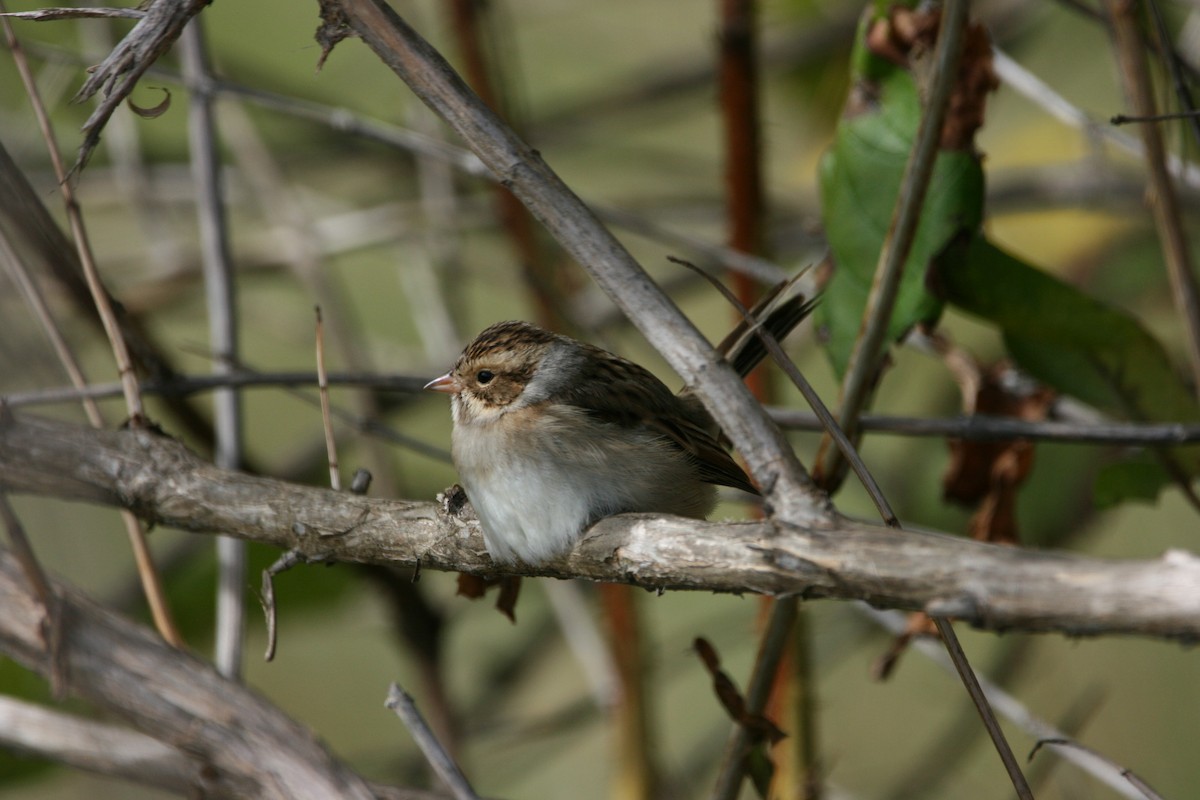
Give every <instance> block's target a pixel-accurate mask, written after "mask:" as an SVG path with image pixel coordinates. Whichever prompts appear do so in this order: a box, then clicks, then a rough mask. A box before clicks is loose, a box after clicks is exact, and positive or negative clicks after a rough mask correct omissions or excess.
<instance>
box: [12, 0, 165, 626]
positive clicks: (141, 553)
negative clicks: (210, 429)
mask: <svg viewBox="0 0 1200 800" xmlns="http://www.w3.org/2000/svg"><path fill="white" fill-rule="evenodd" d="M0 7H3V6H2V4H0ZM3 27H4V29H5V35H6V37H7V38H8V43H9V46H10V48H11V49H12V53H13V60H14V61H15V62H16V64H17V66H18V70H19V72H20V74H21V77H22V81H23V82H24V83H25V86H26V90H27V91H28V92H29V93H30V99H31V101H32V103H33V105H34V108H35V110H36V109H41V112H40V113H39V119H42V115H44V113H45V110H44V106H43V105H42V103H41V100H40V95H38V94H37V87H36V85H35V84H34V82H33V78H32V74H31V72H30V70H29V65H28V62H27V61H26V59H25V54H24V51H23V50H22V49H21V47H20V43H19V41H18V40H17V39H16V37H15V35H14V34H13V31H12V29H11V27H10V26H9V23H8V20H3ZM50 146H51V150H52V152H57V150H56V148H55V147H54V145H53V141H52V140H51V141H50ZM65 192H66V187H65V186H64V195H65ZM80 222H81V224H82V220H81V221H80ZM0 239H2V241H0V250H2V252H3V255H4V261H5V263H7V264H8V265H9V272H10V274H11V275H12V276H13V280H14V282H15V283H16V284H17V286H18V287H19V289H20V291H21V293H22V294H23V295H24V297H25V302H26V303H27V304H28V305H29V307H30V309H31V310H32V311H33V313H34V315H35V316H36V317H37V319H38V321H39V322H40V323H41V326H42V330H43V331H45V333H46V336H47V337H48V338H49V339H50V344H51V346H52V347H53V348H54V352H55V354H56V355H57V357H58V360H59V363H60V364H62V366H63V369H64V370H65V371H66V373H67V376H68V377H69V378H70V379H71V382H72V384H73V385H74V386H75V387H76V388H82V387H83V386H85V385H86V384H87V379H86V377H85V376H84V374H83V369H82V367H81V366H80V365H79V362H78V360H77V359H76V358H75V355H74V353H73V352H72V351H71V348H70V346H69V345H68V344H67V340H66V338H65V337H64V336H63V335H62V332H61V331H60V330H59V327H58V325H57V323H56V322H55V320H54V316H53V315H52V314H51V313H50V309H49V307H48V306H47V304H46V302H45V299H44V298H43V297H42V292H41V290H40V289H39V288H38V286H37V283H36V282H35V281H34V280H33V279H32V276H30V274H29V272H28V271H27V270H26V268H25V265H24V262H23V261H22V260H21V259H20V258H18V256H17V254H16V252H15V251H14V250H13V248H12V246H11V245H10V243H9V241H8V239H7V237H0ZM87 249H88V247H87V242H86V240H84V241H83V243H82V244H81V245H80V246H79V248H78V253H79V256H80V258H81V259H82V258H83V253H84V251H85V250H87ZM102 293H103V292H102ZM105 297H107V295H105ZM106 324H107V323H106ZM119 341H120V342H121V344H122V345H123V344H124V339H123V338H119ZM130 374H132V373H130ZM128 388H129V386H128V383H127V382H126V381H124V380H123V381H122V382H121V384H120V389H121V391H122V392H126V391H127V390H128ZM126 397H128V394H126ZM135 397H137V399H138V402H139V403H140V401H141V399H140V395H138V394H135ZM83 407H84V412H85V414H86V415H87V418H88V421H89V422H90V423H91V425H92V427H95V428H103V427H104V418H103V417H102V415H101V414H100V409H99V408H98V407H97V405H96V403H95V401H94V400H92V399H91V398H83ZM121 521H122V523H123V524H124V526H125V532H126V535H127V536H128V538H129V544H130V547H131V548H132V550H133V555H134V562H135V563H136V565H137V570H138V575H139V576H140V578H141V582H142V591H143V592H144V594H145V596H146V602H147V604H148V605H149V607H150V613H151V615H152V616H153V618H154V624H155V626H156V627H157V628H158V631H159V633H161V634H162V636H163V638H164V639H166V640H167V641H168V642H170V643H171V644H173V645H175V646H182V645H183V636H182V634H180V632H179V629H178V627H177V626H176V625H175V620H174V619H173V618H172V615H171V609H170V606H169V605H168V604H167V599H166V593H165V592H164V591H163V587H162V579H161V577H160V576H159V573H158V570H157V569H156V568H155V566H154V560H153V558H152V557H151V555H150V547H149V545H148V544H147V542H146V535H145V532H144V531H143V530H142V527H141V524H140V523H139V522H138V520H137V518H136V517H134V516H133V514H131V513H129V512H128V511H122V512H121Z"/></svg>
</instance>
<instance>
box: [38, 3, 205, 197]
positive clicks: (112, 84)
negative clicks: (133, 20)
mask: <svg viewBox="0 0 1200 800" xmlns="http://www.w3.org/2000/svg"><path fill="white" fill-rule="evenodd" d="M208 2H209V0H153V2H151V3H150V5H149V7H148V8H146V12H145V15H144V16H143V17H142V18H141V19H140V20H138V22H137V24H136V25H134V26H133V30H131V31H130V32H129V33H128V34H126V36H125V38H124V39H122V40H121V43H120V44H118V45H117V46H116V47H115V48H114V49H113V51H112V52H111V53H110V54H109V55H108V57H107V58H105V59H104V61H103V62H101V63H100V65H99V66H97V67H96V68H95V69H94V70H92V71H91V74H90V75H89V76H88V79H87V80H86V81H84V84H83V86H82V88H80V90H79V92H78V94H76V95H75V99H76V100H77V101H82V100H86V99H88V98H89V97H92V96H93V95H95V94H96V92H99V91H101V90H103V93H104V98H103V99H102V100H101V101H100V103H99V104H98V105H97V106H96V109H95V110H94V111H93V112H92V114H91V116H90V117H88V119H87V122H85V123H84V124H83V133H84V138H83V144H82V145H80V148H79V157H78V160H77V166H82V165H83V164H86V163H87V160H88V157H89V156H90V155H91V153H92V150H94V149H95V147H96V144H97V143H98V142H99V141H100V133H101V131H102V130H104V125H105V123H107V122H108V118H109V117H111V116H112V113H113V112H114V111H116V109H117V107H118V106H119V105H121V103H123V102H124V101H125V98H126V97H128V96H129V95H130V94H131V93H132V92H133V88H134V86H136V85H137V82H138V79H139V78H141V77H142V73H144V72H145V71H146V70H147V69H148V68H149V67H150V65H151V64H153V63H154V62H155V61H157V60H158V58H159V56H161V55H162V54H163V53H165V52H167V50H168V49H170V47H171V45H172V44H174V43H175V40H176V39H178V38H179V36H180V34H181V33H182V32H183V29H184V26H185V25H187V23H188V20H190V19H191V18H192V17H194V16H195V15H197V14H199V13H200V11H201V10H202V9H203V8H204V7H205V6H207V5H208ZM60 180H61V178H60Z"/></svg>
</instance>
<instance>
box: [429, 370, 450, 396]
mask: <svg viewBox="0 0 1200 800" xmlns="http://www.w3.org/2000/svg"><path fill="white" fill-rule="evenodd" d="M422 388H425V389H428V390H429V391H431V392H445V393H446V394H458V391H459V386H458V381H456V380H454V376H453V375H451V374H450V373H449V372H447V373H446V374H445V375H443V376H442V377H440V378H434V379H433V380H431V381H430V382H429V383H427V384H425V386H424V387H422Z"/></svg>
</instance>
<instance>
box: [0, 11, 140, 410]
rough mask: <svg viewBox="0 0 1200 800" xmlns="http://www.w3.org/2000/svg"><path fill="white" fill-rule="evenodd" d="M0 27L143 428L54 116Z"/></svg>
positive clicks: (8, 27) (12, 37) (134, 384)
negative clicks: (55, 126) (52, 121)
mask: <svg viewBox="0 0 1200 800" xmlns="http://www.w3.org/2000/svg"><path fill="white" fill-rule="evenodd" d="M0 10H6V9H5V6H4V3H3V1H2V0H0ZM0 23H2V25H3V28H4V38H5V41H6V43H7V44H8V49H9V50H10V51H11V52H12V54H13V63H14V64H15V65H16V67H17V72H18V73H19V74H20V76H21V83H22V85H23V86H24V88H25V93H26V95H27V96H28V97H29V103H30V106H31V107H32V109H33V113H34V117H35V118H36V119H37V123H38V129H39V130H40V131H41V134H42V139H43V140H44V141H45V142H46V151H47V153H48V154H49V156H50V163H51V165H52V166H53V168H54V176H55V178H56V179H57V180H58V187H59V190H60V191H61V192H62V196H63V205H64V207H65V210H66V214H67V221H68V224H69V225H70V227H71V235H72V236H73V237H74V240H75V248H76V250H77V252H78V254H79V261H80V264H82V266H83V274H84V278H85V279H86V281H87V286H88V290H89V291H90V292H91V295H92V302H93V303H94V304H95V306H96V311H97V312H98V313H99V315H100V319H101V321H102V322H103V324H104V332H105V333H106V334H107V335H108V342H109V345H110V346H111V347H112V351H113V359H114V360H115V361H116V365H117V373H118V375H119V376H120V378H121V385H122V388H123V390H124V394H125V405H126V408H127V409H128V412H129V422H130V424H131V425H142V424H144V423H145V413H144V411H143V409H142V397H141V393H140V392H139V391H138V379H137V375H136V373H135V372H134V370H133V362H132V361H131V360H130V357H129V349H128V347H127V346H126V344H125V337H124V336H123V335H122V333H121V327H120V325H119V324H118V323H117V318H116V314H115V312H114V311H113V306H112V301H111V300H110V298H109V295H108V291H107V290H106V289H105V288H104V283H103V281H102V280H101V278H100V271H99V269H98V268H97V266H96V260H95V258H94V256H93V254H92V246H91V240H90V239H89V238H88V235H87V228H86V227H85V225H84V222H83V211H82V209H81V208H80V206H79V203H78V201H77V200H76V198H75V187H74V185H73V184H72V183H71V180H70V176H69V174H68V170H67V168H66V165H65V163H64V162H63V159H62V153H61V152H60V151H59V149H58V140H57V137H55V135H54V127H53V126H52V125H51V123H50V115H49V113H47V111H46V107H45V105H44V104H43V103H42V99H41V94H40V93H39V92H38V89H37V83H36V81H35V80H34V77H33V73H32V72H31V71H30V69H29V62H28V61H27V60H26V59H25V54H24V51H23V50H22V48H21V43H20V41H19V40H18V39H17V37H16V34H15V33H14V32H13V29H12V24H11V23H10V22H9V21H8V20H7V19H3V20H0Z"/></svg>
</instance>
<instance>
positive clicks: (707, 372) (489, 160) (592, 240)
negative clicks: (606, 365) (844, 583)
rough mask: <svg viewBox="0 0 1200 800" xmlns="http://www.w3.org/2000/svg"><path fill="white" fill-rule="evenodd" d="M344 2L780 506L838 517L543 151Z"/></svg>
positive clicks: (754, 406)
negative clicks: (696, 402) (691, 393)
mask: <svg viewBox="0 0 1200 800" xmlns="http://www.w3.org/2000/svg"><path fill="white" fill-rule="evenodd" d="M338 5H339V7H340V9H341V11H342V12H343V14H344V19H345V21H346V22H347V23H348V24H349V25H350V26H351V27H352V28H353V29H354V30H355V31H356V32H357V33H358V34H359V35H360V36H361V37H362V39H363V41H364V42H366V44H367V45H368V46H369V47H370V48H371V49H372V50H373V51H374V52H375V54H376V55H378V56H379V58H380V59H381V60H382V61H383V62H384V63H385V64H386V65H387V66H388V67H389V68H391V69H392V70H393V71H394V72H395V73H396V74H397V75H399V76H400V78H401V79H403V80H404V81H405V83H407V84H408V85H409V87H410V88H411V89H412V90H413V91H414V92H415V93H416V94H417V96H418V97H419V98H420V99H421V100H422V101H423V102H424V103H425V104H426V105H428V106H429V107H430V108H432V109H433V110H434V112H435V113H437V114H438V116H440V117H441V118H442V119H443V120H445V121H446V123H447V124H448V125H449V126H450V127H451V128H453V129H454V131H455V132H456V133H457V134H458V135H459V136H461V137H462V138H463V140H464V141H465V142H466V143H467V145H468V146H469V147H470V148H471V150H472V151H474V152H475V154H476V155H477V156H479V158H480V160H482V161H483V162H484V164H486V165H487V166H488V168H489V169H490V170H491V171H492V172H493V173H495V174H496V176H497V177H498V178H499V180H500V181H501V183H503V184H504V185H505V186H506V187H507V188H508V189H509V190H511V191H512V193H513V194H514V195H516V196H517V197H518V198H519V199H520V200H521V202H522V203H524V204H525V206H526V207H527V208H529V210H530V212H531V213H532V214H533V215H534V217H536V218H537V219H538V220H539V221H540V222H541V223H542V224H543V225H545V226H546V229H547V230H548V231H549V232H550V233H551V234H552V235H553V236H554V237H555V238H556V239H557V240H558V242H559V244H560V245H562V247H563V248H564V249H565V250H566V251H567V252H568V253H569V254H570V255H571V256H572V257H573V258H574V259H575V260H576V261H578V262H579V264H580V265H581V266H582V267H583V268H584V269H586V270H587V271H588V272H589V273H590V274H591V276H592V278H593V279H594V280H595V281H596V283H597V284H599V286H600V287H601V288H602V289H603V290H604V291H605V292H606V293H608V295H609V296H610V297H612V299H613V301H614V302H615V303H616V304H617V306H618V307H620V308H621V310H622V311H624V312H625V315H626V316H628V317H629V318H630V320H631V321H632V322H633V323H634V325H636V326H637V327H638V329H639V330H640V331H641V332H642V333H643V334H644V335H645V336H646V338H647V340H649V342H650V343H651V344H652V345H653V346H654V347H655V349H657V350H658V351H659V352H660V353H661V354H662V355H663V357H664V358H666V360H667V362H668V363H670V365H671V367H672V368H673V369H674V370H675V371H676V372H677V373H679V375H680V376H681V377H682V378H683V379H684V381H686V382H687V384H688V385H689V386H691V387H693V389H694V390H695V391H696V394H697V396H698V397H700V399H701V400H702V401H703V402H704V404H705V406H706V407H707V408H708V410H709V412H710V413H711V414H712V415H713V418H714V419H715V420H716V421H717V423H718V424H719V425H720V426H721V427H722V428H723V429H724V430H725V432H726V433H727V434H728V435H729V437H730V439H731V440H732V441H733V442H734V444H735V445H736V446H737V447H738V450H739V451H740V452H741V454H742V456H743V457H744V458H745V459H746V463H747V465H748V466H749V467H750V471H751V473H752V474H753V475H754V478H755V479H756V481H757V482H758V484H759V486H761V487H763V494H764V497H765V498H766V500H767V503H768V505H769V507H770V508H771V510H772V512H773V513H777V514H779V515H780V518H782V519H785V520H788V521H789V522H817V521H821V520H826V521H828V520H829V519H831V517H832V514H833V511H832V508H831V506H830V505H829V502H828V499H827V498H826V497H825V496H824V494H823V493H821V492H820V491H819V490H818V489H817V488H816V487H815V486H814V485H813V483H812V481H811V480H810V479H809V478H808V475H807V473H805V471H804V468H803V467H802V466H801V465H800V462H799V460H797V458H796V456H795V454H794V453H793V452H792V450H791V448H790V447H789V446H788V444H787V441H786V440H785V439H784V436H783V433H782V432H781V431H780V430H779V428H778V427H777V426H776V425H775V424H774V423H773V422H771V420H770V419H769V418H768V417H767V415H766V412H764V411H763V409H762V407H761V406H760V405H759V404H758V403H757V402H755V400H754V397H753V396H752V395H751V394H750V392H749V391H748V390H747V389H746V387H745V386H744V385H743V384H742V382H741V381H740V380H739V379H738V377H737V375H736V374H735V373H734V372H733V370H731V369H730V368H729V366H728V365H726V364H725V363H724V362H723V360H722V359H721V358H720V356H718V355H717V354H716V352H715V351H714V350H713V349H712V347H711V346H710V345H709V344H708V342H707V341H706V340H705V339H704V337H703V336H702V335H701V334H700V332H699V331H698V330H696V327H695V326H694V325H692V323H691V322H690V321H689V320H688V319H687V318H686V317H684V316H683V314H682V313H681V312H680V311H679V309H678V308H677V307H676V306H675V304H674V303H673V302H671V300H670V299H669V298H668V297H667V296H666V295H664V294H663V293H662V291H661V290H660V289H659V288H658V287H657V286H656V285H655V284H654V282H653V281H652V280H651V279H650V278H649V276H648V275H647V274H646V272H645V270H643V269H642V267H641V266H640V265H639V264H638V263H637V262H636V261H635V260H634V259H633V257H632V256H631V255H630V254H629V252H628V251H627V250H626V249H625V248H624V247H623V246H622V245H621V243H620V242H619V241H617V239H616V238H615V237H614V236H613V235H612V234H611V233H609V232H608V231H607V230H606V229H605V228H604V226H603V225H602V224H601V223H600V222H599V220H598V219H597V218H596V215H595V214H594V213H593V212H592V211H591V210H590V209H589V208H588V207H587V206H586V205H585V204H584V203H583V201H582V200H580V199H579V197H578V196H577V195H576V194H575V193H574V192H572V191H571V190H570V189H569V188H568V187H567V186H566V184H564V183H563V181H562V180H561V179H560V178H559V177H558V175H557V174H555V172H554V171H553V170H552V169H550V167H549V166H547V165H546V163H545V162H544V161H542V159H541V157H540V155H539V154H538V153H537V151H536V150H534V149H532V148H531V147H529V146H528V145H527V144H525V143H524V142H522V141H521V140H520V139H519V138H518V137H517V136H516V134H514V133H513V132H512V130H511V129H510V128H509V127H508V126H506V125H505V124H504V123H503V122H502V121H501V120H500V119H499V118H498V117H497V116H496V115H495V114H494V113H492V112H491V111H490V110H489V109H488V108H487V106H485V105H484V104H483V103H482V102H481V101H480V100H479V98H478V97H476V96H475V95H474V94H473V93H472V92H471V90H470V89H469V88H467V86H466V85H465V84H464V83H463V81H462V79H461V78H459V77H458V75H457V74H455V72H454V70H453V69H452V68H451V67H450V65H449V64H447V63H446V61H445V59H444V58H442V56H441V55H440V54H438V53H437V51H435V50H434V49H433V47H431V46H430V45H429V43H428V42H426V41H425V40H424V39H422V38H421V37H420V36H419V35H418V34H417V33H416V31H414V30H413V29H412V28H410V27H409V26H408V25H407V24H406V23H405V22H404V21H403V20H402V19H401V18H400V17H399V16H398V15H397V14H396V12H395V11H393V10H392V9H391V8H390V7H389V6H387V5H386V3H384V2H383V0H340V2H339V3H338Z"/></svg>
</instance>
